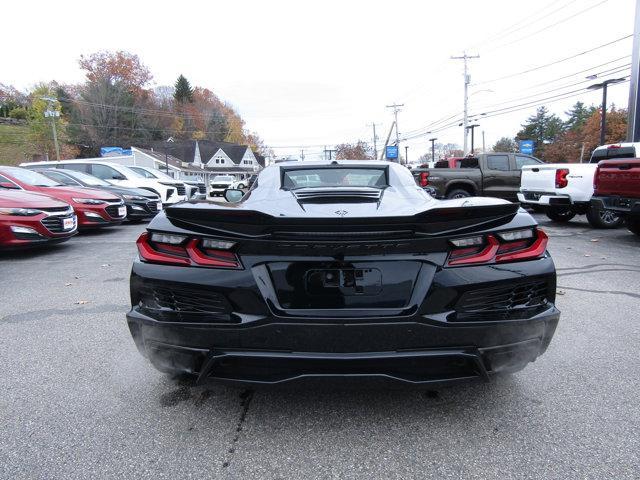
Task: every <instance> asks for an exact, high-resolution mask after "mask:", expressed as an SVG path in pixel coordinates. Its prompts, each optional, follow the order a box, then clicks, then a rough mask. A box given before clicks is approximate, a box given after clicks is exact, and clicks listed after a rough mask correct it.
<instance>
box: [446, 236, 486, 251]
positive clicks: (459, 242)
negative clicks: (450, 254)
mask: <svg viewBox="0 0 640 480" xmlns="http://www.w3.org/2000/svg"><path fill="white" fill-rule="evenodd" d="M450 242H451V243H452V244H453V245H454V246H455V247H458V248H462V247H475V246H478V245H483V244H484V237H483V236H482V235H480V236H477V237H469V238H457V239H455V240H450Z"/></svg>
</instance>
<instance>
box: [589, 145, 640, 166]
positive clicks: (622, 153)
mask: <svg viewBox="0 0 640 480" xmlns="http://www.w3.org/2000/svg"><path fill="white" fill-rule="evenodd" d="M607 158H636V149H635V147H619V148H601V149H600V150H596V151H594V152H593V154H592V155H591V160H590V161H589V163H598V162H599V161H600V160H605V159H607Z"/></svg>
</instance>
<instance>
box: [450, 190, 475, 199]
mask: <svg viewBox="0 0 640 480" xmlns="http://www.w3.org/2000/svg"><path fill="white" fill-rule="evenodd" d="M470 196H471V194H470V193H469V192H467V191H466V190H463V189H461V188H454V189H453V190H451V191H450V192H449V193H447V198H449V199H453V198H467V197H470Z"/></svg>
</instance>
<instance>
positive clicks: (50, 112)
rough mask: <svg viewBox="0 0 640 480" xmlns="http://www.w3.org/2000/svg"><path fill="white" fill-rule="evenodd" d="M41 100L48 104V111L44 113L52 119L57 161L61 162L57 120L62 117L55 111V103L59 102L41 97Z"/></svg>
mask: <svg viewBox="0 0 640 480" xmlns="http://www.w3.org/2000/svg"><path fill="white" fill-rule="evenodd" d="M40 99H41V100H45V101H46V102H47V110H46V111H45V112H44V116H45V117H49V118H51V130H52V131H53V144H54V146H55V149H56V160H57V161H58V162H59V161H60V146H59V145H58V131H57V130H56V118H57V117H59V116H60V112H58V111H57V110H54V109H53V102H57V101H58V99H57V98H51V97H40Z"/></svg>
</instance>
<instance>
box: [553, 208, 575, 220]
mask: <svg viewBox="0 0 640 480" xmlns="http://www.w3.org/2000/svg"><path fill="white" fill-rule="evenodd" d="M546 214H547V217H549V219H550V220H553V221H554V222H568V221H569V220H571V219H572V218H573V217H575V216H576V214H575V213H574V212H572V211H571V209H570V208H557V207H549V208H548V209H547V211H546Z"/></svg>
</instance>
